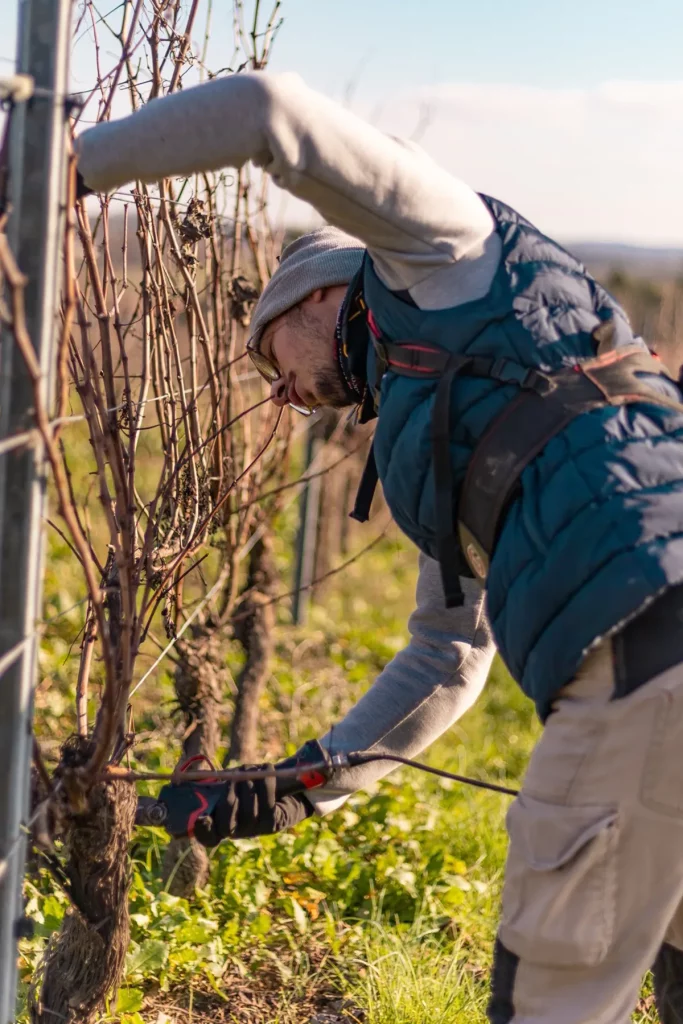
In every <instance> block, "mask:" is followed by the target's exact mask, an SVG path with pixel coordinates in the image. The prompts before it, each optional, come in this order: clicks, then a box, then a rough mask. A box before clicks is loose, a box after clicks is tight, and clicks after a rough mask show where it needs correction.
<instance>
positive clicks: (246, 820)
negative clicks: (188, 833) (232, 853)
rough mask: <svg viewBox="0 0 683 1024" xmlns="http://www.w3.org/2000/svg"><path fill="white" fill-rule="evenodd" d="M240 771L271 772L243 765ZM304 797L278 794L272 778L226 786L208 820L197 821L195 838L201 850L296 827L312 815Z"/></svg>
mask: <svg viewBox="0 0 683 1024" xmlns="http://www.w3.org/2000/svg"><path fill="white" fill-rule="evenodd" d="M242 767H243V768H245V769H246V768H272V765H270V764H259V765H242ZM313 811H314V808H313V805H312V804H311V802H310V800H308V799H307V797H306V796H305V794H304V793H285V794H282V795H279V794H278V780H277V779H275V778H268V779H255V780H252V781H248V782H229V783H227V784H226V785H225V786H224V787H223V789H222V793H221V796H220V798H219V800H218V802H217V803H216V806H215V807H214V810H213V813H212V814H211V816H210V817H209V816H206V817H202V818H199V819H198V820H197V823H196V825H195V830H194V834H195V838H196V839H197V840H198V841H199V842H200V843H201V844H202V846H208V847H211V846H216V844H217V843H220V841H221V840H222V839H247V838H249V837H251V836H262V835H271V834H273V833H275V832H282V831H283V829H286V828H291V827H292V826H293V825H297V824H298V823H299V822H300V821H303V820H304V818H308V817H310V815H311V814H313Z"/></svg>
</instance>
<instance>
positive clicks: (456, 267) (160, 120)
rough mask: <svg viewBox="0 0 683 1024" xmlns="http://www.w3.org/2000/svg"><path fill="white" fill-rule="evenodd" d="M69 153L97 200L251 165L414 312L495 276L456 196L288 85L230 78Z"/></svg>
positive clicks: (396, 147)
mask: <svg viewBox="0 0 683 1024" xmlns="http://www.w3.org/2000/svg"><path fill="white" fill-rule="evenodd" d="M77 152H78V158H79V169H80V171H81V173H82V175H83V178H84V180H85V182H86V183H87V185H89V186H90V187H91V188H93V189H96V190H100V191H107V190H111V189H113V188H115V187H117V186H120V185H122V184H124V183H125V182H128V181H132V180H133V179H136V180H141V181H144V182H153V181H156V180H158V179H160V178H162V177H168V176H173V175H189V174H193V173H195V172H200V171H209V170H218V169H220V168H223V167H235V168H238V167H241V166H242V165H243V164H245V163H246V162H247V161H249V160H251V161H253V163H255V164H256V165H257V166H258V167H261V168H263V169H264V170H265V171H267V172H268V173H269V174H270V175H271V176H272V178H273V180H274V181H275V182H276V183H277V184H278V185H279V186H281V187H282V188H283V189H286V190H287V191H288V192H290V193H292V195H295V196H297V197H298V198H300V199H303V200H305V201H306V202H308V203H310V204H311V205H312V206H314V207H315V209H316V210H317V211H318V212H319V213H320V214H321V215H322V217H323V218H324V219H325V220H326V221H328V222H329V223H330V224H334V225H335V226H337V227H339V228H341V229H342V230H344V231H346V232H348V233H349V234H351V235H354V236H355V237H357V238H359V239H360V240H361V241H362V242H363V244H364V245H365V246H366V247H367V248H368V249H369V251H370V254H371V256H372V258H373V262H374V264H375V267H376V269H377V271H378V273H379V274H380V277H381V278H382V280H383V282H384V283H385V284H386V285H387V287H388V288H390V289H391V290H393V291H401V290H408V291H409V292H410V294H411V295H412V297H413V299H414V300H415V302H416V303H417V305H418V306H420V307H422V308H425V309H436V308H443V307H444V306H447V305H457V304H458V303H460V302H466V301H470V300H471V299H475V298H479V297H481V296H482V295H484V294H486V292H487V291H488V289H489V287H490V284H491V281H492V278H493V274H494V272H495V269H496V266H497V264H498V260H499V256H500V243H499V239H498V236H497V234H496V233H495V232H494V229H493V222H492V218H491V215H490V213H489V211H488V209H487V208H486V206H485V205H484V203H483V202H482V201H481V199H480V198H479V196H478V195H477V194H476V193H475V192H474V191H473V190H472V189H471V188H470V187H469V186H468V185H466V184H464V183H463V182H462V181H460V180H458V179H457V178H455V177H453V176H452V175H451V174H449V173H448V172H447V171H445V170H444V169H442V168H441V167H439V165H438V164H436V163H435V162H434V161H433V160H432V159H431V158H430V157H429V156H428V155H427V154H426V153H424V152H423V151H422V150H420V149H419V148H418V147H415V146H410V145H406V144H404V143H401V142H400V141H398V140H396V139H393V138H391V137H389V136H387V135H385V134H383V133H382V132H381V131H379V130H378V129H377V128H375V127H373V126H372V125H370V124H368V123H367V122H366V121H364V120H363V119H361V118H359V117H357V116H356V115H355V114H353V113H351V112H350V111H348V110H346V109H344V108H343V107H341V106H340V105H339V104H337V103H335V102H333V101H332V100H330V99H328V98H327V97H325V96H322V95H320V94H319V93H317V92H315V91H313V90H312V89H309V88H308V87H307V86H306V85H305V84H304V83H303V81H302V80H301V79H300V78H299V77H298V76H297V75H293V74H284V75H269V74H266V73H264V72H254V73H244V74H238V75H230V76H228V77H225V78H218V79H215V80H213V81H211V82H207V83H204V84H203V85H198V86H195V87H193V88H189V89H186V90H183V91H181V92H178V93H174V94H173V95H170V96H165V97H161V98H159V99H156V100H152V101H151V102H150V103H148V104H147V105H146V106H144V107H142V108H141V109H140V110H139V111H137V112H136V113H134V114H131V115H130V116H128V117H125V118H122V119H120V120H117V121H109V122H103V123H101V124H99V125H96V126H95V127H93V128H90V129H88V130H86V131H85V132H83V134H82V135H81V136H80V137H79V138H78V140H77Z"/></svg>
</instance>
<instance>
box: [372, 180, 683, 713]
mask: <svg viewBox="0 0 683 1024" xmlns="http://www.w3.org/2000/svg"><path fill="white" fill-rule="evenodd" d="M482 198H483V199H484V201H485V202H486V203H487V205H488V207H489V209H490V211H491V213H492V215H493V218H494V220H495V224H496V230H497V231H498V234H499V236H500V238H501V241H502V255H501V261H500V264H499V267H498V270H497V273H496V275H495V278H494V281H493V283H492V286H491V289H490V291H489V293H488V294H487V295H486V296H485V297H484V298H482V299H477V300H475V301H472V302H470V303H466V304H464V305H459V306H456V307H453V308H451V309H443V310H434V311H431V310H420V309H418V308H417V307H415V306H414V305H412V304H411V303H410V302H409V301H406V300H404V299H403V298H401V297H400V296H398V295H395V294H394V293H392V292H391V291H389V290H388V289H387V288H386V287H385V286H384V285H383V284H382V282H381V281H380V279H379V278H378V276H377V274H376V273H375V271H374V268H373V266H372V263H371V261H370V260H367V261H366V265H365V270H364V278H363V295H364V300H365V303H366V304H367V306H368V308H369V310H370V312H371V316H370V317H369V320H370V323H371V324H372V325H373V327H374V329H375V331H376V333H377V335H378V336H380V337H381V338H383V339H385V340H387V341H389V342H401V343H402V342H403V341H404V340H405V339H410V341H411V344H413V345H417V346H419V345H420V343H423V344H424V345H426V346H427V347H429V346H431V345H433V346H436V347H438V348H440V349H443V350H446V351H447V352H448V353H452V354H456V355H458V356H472V357H481V358H480V359H479V361H480V362H481V361H482V359H483V360H494V362H495V361H499V360H508V361H510V363H511V364H514V365H515V366H517V367H520V366H521V367H526V368H528V369H529V370H532V371H533V370H535V371H538V372H539V373H541V374H549V375H552V374H557V373H558V372H559V371H566V370H568V369H570V368H572V367H574V368H576V366H577V364H582V363H583V362H584V361H587V360H591V359H593V358H594V357H595V355H596V341H595V337H596V328H599V327H600V325H601V324H605V323H606V322H608V321H609V323H610V331H611V335H612V342H611V343H612V345H613V346H615V348H616V350H617V351H618V350H619V348H620V347H621V346H631V347H633V346H641V347H642V349H643V351H644V352H647V348H646V346H645V345H644V343H643V342H642V341H641V340H640V339H638V338H635V337H634V335H633V333H632V331H631V328H630V326H629V323H628V320H627V318H626V315H625V314H624V312H623V310H622V309H621V308H620V307H619V305H618V304H617V303H616V302H615V301H614V299H612V298H611V296H609V295H608V293H607V292H606V291H605V290H604V289H603V288H602V287H601V286H600V285H599V284H597V282H596V281H595V280H594V279H593V278H592V277H591V276H590V275H589V274H588V273H587V271H586V270H585V268H584V267H583V266H582V265H581V264H580V263H579V262H578V261H577V260H576V259H575V258H574V257H573V256H571V255H570V254H569V253H567V252H566V251H565V250H564V249H562V247H561V246H559V245H558V244H557V243H555V242H554V241H552V240H551V239H550V238H548V237H546V236H545V235H543V234H542V233H541V232H540V231H538V230H537V229H536V228H535V227H533V225H531V224H530V223H529V222H528V221H526V220H524V219H523V218H522V217H520V216H519V214H517V213H516V212H515V211H514V210H511V209H510V208H509V207H507V206H505V205H504V204H502V203H500V202H498V201H496V200H493V199H489V198H487V197H482ZM496 365H498V363H496ZM377 368H378V365H377V354H376V352H375V350H374V348H369V351H368V365H367V374H368V381H369V382H370V383H371V384H374V387H375V389H376V401H377V408H378V414H379V419H378V424H377V430H376V434H375V443H374V451H375V459H376V465H377V471H378V475H379V479H380V480H381V483H382V487H383V491H384V496H385V499H386V501H387V504H388V505H389V508H390V510H391V512H392V514H393V516H394V519H395V520H396V522H397V523H398V525H399V526H400V527H401V529H402V530H403V531H404V532H405V533H406V534H407V535H408V536H409V537H410V538H411V539H412V540H413V541H414V542H415V543H416V544H417V546H418V547H419V548H420V549H421V550H422V551H424V552H425V553H426V554H428V555H430V556H431V557H434V558H436V557H438V554H439V550H438V543H437V514H436V501H435V496H436V488H435V474H434V458H433V431H432V419H433V407H434V402H435V397H436V394H437V388H438V381H436V380H435V379H433V378H430V379H420V377H419V375H418V376H417V377H414V376H412V377H411V376H404V375H402V374H401V373H400V372H392V369H391V367H390V366H389V367H387V368H386V372H384V373H383V375H382V376H381V380H379V379H377ZM642 376H645V375H642ZM647 376H648V378H649V381H650V383H651V384H652V387H653V388H654V390H655V391H657V392H659V393H661V394H662V396H664V397H665V400H668V401H669V403H670V406H671V407H666V406H665V405H658V404H657V403H655V402H649V401H646V400H644V401H632V402H630V403H629V404H624V405H618V406H615V405H603V406H601V407H599V408H595V409H591V410H590V411H587V412H583V413H581V414H580V415H578V416H575V417H574V418H573V419H571V421H570V422H569V423H568V424H567V425H566V426H565V427H564V428H563V429H562V430H560V431H559V432H558V433H557V434H556V435H555V436H553V437H552V438H551V439H550V440H549V441H548V443H547V444H545V446H544V447H543V448H542V450H541V451H540V452H539V454H537V455H536V457H534V458H533V459H532V460H531V461H530V463H529V464H528V465H527V466H526V468H525V469H524V470H523V472H522V474H521V476H520V480H519V483H520V487H519V489H518V491H517V492H516V495H515V497H514V500H513V501H511V502H510V504H509V505H508V507H507V508H506V512H505V516H504V518H503V520H502V526H501V529H500V532H499V536H498V539H497V542H496V546H495V550H494V552H493V556H492V559H491V562H490V566H489V570H488V576H487V579H486V590H487V607H488V614H489V619H490V622H491V626H492V629H493V633H494V636H495V639H496V642H497V645H498V650H499V652H500V654H501V656H502V658H503V660H504V661H505V663H506V665H507V667H508V669H509V671H510V672H511V674H512V676H513V677H514V678H515V679H516V680H517V681H518V682H519V684H520V685H521V687H522V689H523V690H524V691H525V693H527V695H528V696H530V697H531V698H532V699H533V700H534V701H535V702H536V705H537V708H538V710H539V713H540V715H541V717H545V716H546V715H547V714H548V713H549V710H550V708H551V704H552V700H553V697H554V696H555V694H556V693H557V691H558V690H559V689H560V688H561V687H562V686H564V685H565V684H566V683H567V682H568V681H569V680H570V679H571V678H572V677H573V675H574V674H575V672H576V670H577V668H578V666H579V664H580V662H581V660H582V658H583V656H584V654H585V653H586V651H587V650H588V649H589V648H590V647H591V646H592V645H593V644H595V643H596V642H597V641H598V640H599V639H601V638H602V637H605V636H607V635H609V634H610V633H613V632H615V631H617V630H618V629H619V628H620V627H621V626H622V625H623V624H624V623H625V622H626V621H628V620H629V619H631V618H633V617H635V616H636V615H637V614H638V612H639V611H641V610H642V609H643V608H644V607H645V606H646V605H647V604H649V603H650V602H651V601H652V600H653V599H654V598H655V597H656V596H657V595H659V594H660V593H662V592H663V591H664V590H666V589H667V588H668V587H670V586H672V585H675V584H678V583H680V582H683V444H682V443H681V442H682V440H683V411H681V410H680V409H677V408H675V407H673V403H676V402H680V400H681V395H680V392H679V390H678V388H677V386H676V385H675V384H674V383H673V382H672V381H671V380H670V379H669V378H668V377H667V376H665V375H664V374H663V373H662V374H661V375H660V374H658V373H653V374H651V375H647ZM518 394H519V387H518V386H517V385H516V384H515V383H510V384H508V383H505V382H504V381H503V380H500V379H492V378H487V377H485V376H481V377H478V376H468V375H458V374H456V375H455V378H454V379H453V383H452V385H451V386H450V396H449V397H450V419H449V422H450V427H449V444H450V467H449V469H450V474H451V478H452V485H453V508H454V510H455V508H456V507H457V504H458V499H459V491H460V489H461V488H462V483H463V480H464V478H465V474H466V471H467V469H468V465H469V463H470V460H471V458H472V454H473V452H474V451H475V448H476V447H477V444H478V442H479V441H480V440H481V438H482V435H484V433H485V432H486V431H487V428H489V427H490V425H491V423H492V422H493V421H494V420H495V419H496V417H497V416H498V415H499V414H500V413H501V412H502V410H503V409H505V408H506V407H507V406H509V405H510V404H511V403H512V401H513V399H515V397H516V396H517V395H518ZM453 557H454V558H455V559H458V557H459V556H458V554H457V552H454V555H453Z"/></svg>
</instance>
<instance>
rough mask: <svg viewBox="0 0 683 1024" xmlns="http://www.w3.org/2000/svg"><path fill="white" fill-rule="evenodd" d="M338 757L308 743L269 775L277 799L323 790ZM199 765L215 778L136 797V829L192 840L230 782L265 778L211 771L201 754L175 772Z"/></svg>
mask: <svg viewBox="0 0 683 1024" xmlns="http://www.w3.org/2000/svg"><path fill="white" fill-rule="evenodd" d="M339 762H340V759H339V757H338V756H337V757H330V755H329V754H328V753H327V751H326V750H325V749H324V748H323V747H321V745H320V743H318V741H317V740H309V741H308V742H307V743H305V744H304V746H303V747H301V749H300V750H299V751H297V753H296V754H294V756H293V757H290V758H287V760H285V761H280V762H279V763H278V764H277V765H274V766H273V767H272V768H271V769H270V771H271V772H272V774H274V775H275V777H276V779H277V795H278V799H281V798H282V797H284V796H288V795H293V794H296V793H305V792H306V790H309V789H316V788H317V787H318V786H324V785H325V783H326V782H327V781H328V779H329V778H330V775H331V773H332V771H333V769H334V768H335V767H338V766H341V764H340V763H339ZM201 764H208V766H209V770H210V771H216V772H217V777H215V778H211V777H207V778H203V779H201V781H197V780H196V779H188V780H187V781H182V780H180V781H172V782H170V783H168V784H167V785H166V786H164V787H163V788H162V789H161V791H160V792H159V795H158V796H157V797H153V796H140V797H138V806H137V812H136V815H135V824H136V825H153V826H161V827H163V828H165V829H166V831H167V832H168V833H169V834H170V835H172V836H175V837H180V836H193V835H194V834H195V829H196V827H197V823H198V822H202V821H203V819H208V821H207V822H206V824H208V825H210V822H211V818H212V815H213V813H214V811H215V810H216V807H217V805H218V802H219V801H220V799H221V798H222V797H223V796H224V794H225V788H226V785H227V784H228V783H229V782H230V781H231V780H232V781H240V780H243V779H248V778H250V777H251V778H259V777H263V776H264V775H265V774H266V770H264V769H263V768H251V769H250V768H236V769H235V770H234V771H221V772H218V769H216V768H214V766H213V764H212V763H211V761H210V759H209V758H208V757H206V756H205V755H204V754H195V755H194V756H193V757H190V758H188V759H187V761H184V762H183V764H181V765H180V767H179V768H178V769H177V774H178V775H183V774H187V773H189V772H193V771H195V770H196V769H197V767H198V766H199V765H201Z"/></svg>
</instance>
